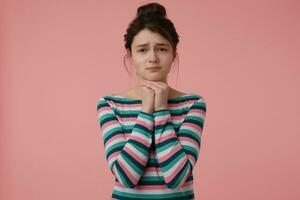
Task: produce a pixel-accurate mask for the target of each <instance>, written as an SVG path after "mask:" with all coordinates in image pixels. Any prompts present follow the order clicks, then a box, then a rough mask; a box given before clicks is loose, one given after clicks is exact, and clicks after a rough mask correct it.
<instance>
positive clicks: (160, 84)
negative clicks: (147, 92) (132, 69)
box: [144, 80, 165, 89]
mask: <svg viewBox="0 0 300 200" xmlns="http://www.w3.org/2000/svg"><path fill="white" fill-rule="evenodd" d="M144 81H145V83H148V84H151V85H152V86H156V87H158V88H161V89H164V88H165V83H163V82H161V81H149V80H144Z"/></svg>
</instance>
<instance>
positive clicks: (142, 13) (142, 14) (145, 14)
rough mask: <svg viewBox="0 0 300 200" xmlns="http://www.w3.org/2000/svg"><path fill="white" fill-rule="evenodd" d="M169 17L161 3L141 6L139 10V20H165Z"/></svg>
mask: <svg viewBox="0 0 300 200" xmlns="http://www.w3.org/2000/svg"><path fill="white" fill-rule="evenodd" d="M166 16H167V13H166V9H165V7H164V6H162V5H161V4H159V3H149V4H146V5H143V6H140V7H139V8H138V10H137V18H146V19H152V18H159V19H163V18H164V17H166Z"/></svg>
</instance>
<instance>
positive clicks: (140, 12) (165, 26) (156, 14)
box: [124, 3, 179, 71]
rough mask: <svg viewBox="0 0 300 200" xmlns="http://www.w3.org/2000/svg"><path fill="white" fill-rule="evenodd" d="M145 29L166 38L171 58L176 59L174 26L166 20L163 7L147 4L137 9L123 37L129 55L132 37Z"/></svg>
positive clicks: (157, 4) (176, 39)
mask: <svg viewBox="0 0 300 200" xmlns="http://www.w3.org/2000/svg"><path fill="white" fill-rule="evenodd" d="M145 28H146V29H148V30H150V31H153V32H156V33H159V34H161V35H162V36H163V37H164V38H166V39H167V40H168V41H169V42H170V44H171V46H172V49H173V58H175V57H176V55H177V44H178V42H179V35H178V34H177V32H176V29H175V27H174V24H173V23H172V22H171V20H170V19H168V18H167V13H166V9H165V7H164V6H162V5H161V4H159V3H148V4H145V5H142V6H140V7H139V8H138V9H137V13H136V17H135V19H133V20H132V21H131V22H130V24H129V26H128V28H127V30H126V34H125V35H124V41H125V49H128V50H129V52H130V53H132V49H131V45H132V42H133V38H134V36H135V35H136V34H137V33H139V32H140V31H141V30H142V29H145ZM124 64H125V60H124ZM125 65H126V64H125ZM126 70H127V68H126ZM127 71H128V70H127Z"/></svg>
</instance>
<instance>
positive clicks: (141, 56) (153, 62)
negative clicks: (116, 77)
mask: <svg viewBox="0 0 300 200" xmlns="http://www.w3.org/2000/svg"><path fill="white" fill-rule="evenodd" d="M131 50H132V54H131V60H132V65H133V66H134V68H135V71H136V75H137V77H138V78H140V79H146V80H153V81H160V80H166V77H167V75H168V73H169V71H170V69H171V66H172V63H173V60H174V59H173V49H172V46H171V44H170V42H169V41H168V40H167V39H166V38H164V37H163V36H162V35H160V34H159V33H156V32H153V31H150V30H148V29H143V30H141V31H140V32H138V33H137V34H136V35H135V37H134V39H133V42H132V46H131ZM151 67H158V68H157V69H150V68H151Z"/></svg>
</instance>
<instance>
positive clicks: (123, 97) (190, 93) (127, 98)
mask: <svg viewBox="0 0 300 200" xmlns="http://www.w3.org/2000/svg"><path fill="white" fill-rule="evenodd" d="M192 95H195V94H194V93H192V92H189V93H187V94H184V95H181V96H179V97H173V98H170V99H168V101H173V100H177V99H181V98H184V97H187V96H192ZM112 96H114V97H118V98H121V99H125V100H129V101H142V100H141V99H132V98H129V97H125V96H122V95H119V94H112Z"/></svg>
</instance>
